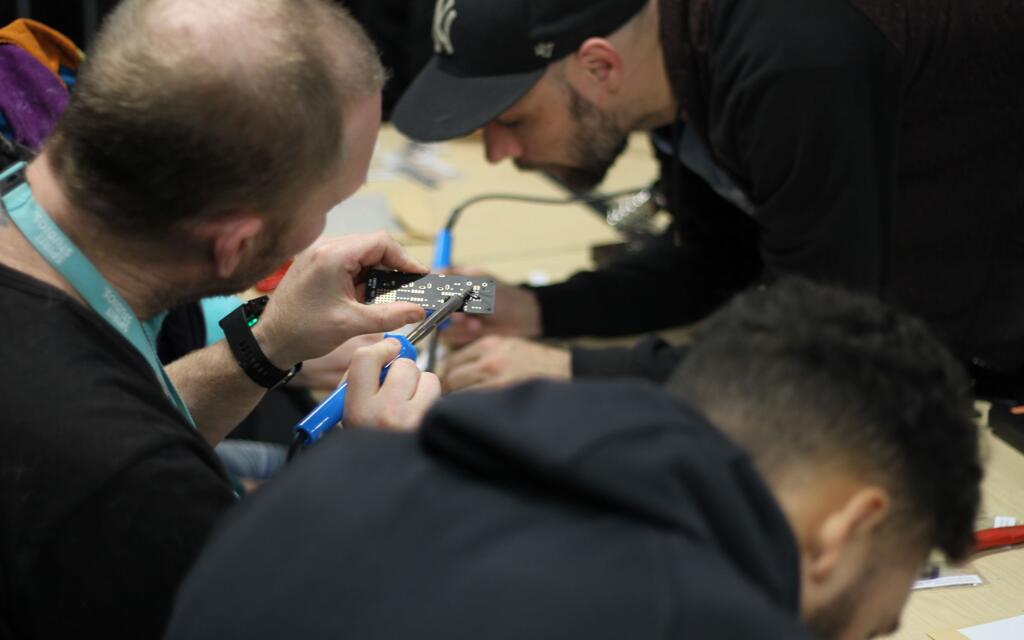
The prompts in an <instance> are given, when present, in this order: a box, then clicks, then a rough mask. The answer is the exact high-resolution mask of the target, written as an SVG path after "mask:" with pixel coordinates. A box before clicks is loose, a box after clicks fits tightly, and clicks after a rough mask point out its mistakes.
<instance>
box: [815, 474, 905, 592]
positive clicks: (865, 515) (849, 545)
mask: <svg viewBox="0 0 1024 640" xmlns="http://www.w3.org/2000/svg"><path fill="white" fill-rule="evenodd" d="M891 505H892V501H891V499H890V497H889V493H888V492H887V491H886V490H885V489H882V488H881V487H877V486H867V487H862V488H860V489H857V490H856V491H854V492H853V493H852V494H850V495H849V496H848V497H847V499H846V500H845V501H844V502H843V503H842V504H841V505H839V506H838V508H835V509H833V510H832V511H831V513H829V514H828V515H827V516H826V517H825V519H824V520H822V522H821V524H820V526H819V527H818V529H817V531H816V532H815V533H814V534H813V536H812V539H811V540H809V541H808V542H809V544H807V545H806V548H805V554H806V555H805V557H804V561H805V562H806V563H807V575H808V576H809V577H810V579H811V580H812V581H814V582H816V583H819V584H822V583H826V582H828V581H829V580H830V578H832V577H834V576H835V574H837V573H843V572H845V570H846V569H848V567H844V566H843V565H844V563H845V562H850V561H851V560H852V561H853V562H854V563H855V564H856V565H858V566H859V565H861V564H862V563H863V561H864V560H865V559H866V558H865V557H864V556H865V555H866V554H867V553H871V552H872V550H873V549H874V546H873V545H872V544H871V541H872V536H873V534H874V533H875V532H877V531H878V529H879V527H880V526H881V525H882V524H883V523H884V522H885V520H886V518H888V517H889V514H890V510H891Z"/></svg>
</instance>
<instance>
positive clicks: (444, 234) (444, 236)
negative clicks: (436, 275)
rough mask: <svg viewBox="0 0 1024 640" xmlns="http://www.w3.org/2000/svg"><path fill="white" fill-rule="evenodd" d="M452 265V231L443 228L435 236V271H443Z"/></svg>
mask: <svg viewBox="0 0 1024 640" xmlns="http://www.w3.org/2000/svg"><path fill="white" fill-rule="evenodd" d="M451 266H452V232H451V231H449V230H448V229H441V230H440V231H438V232H437V235H436V236H435V237H434V271H443V270H445V269H450V268H451Z"/></svg>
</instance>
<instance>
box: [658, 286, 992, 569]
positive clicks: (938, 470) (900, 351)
mask: <svg viewBox="0 0 1024 640" xmlns="http://www.w3.org/2000/svg"><path fill="white" fill-rule="evenodd" d="M667 386H668V389H669V390H670V392H671V393H673V394H674V395H676V396H677V397H680V398H682V399H683V400H685V401H687V402H688V403H689V404H691V405H693V406H695V407H696V408H697V409H698V410H700V411H702V412H703V413H705V415H707V416H708V418H709V419H710V420H711V421H712V422H714V423H715V424H716V425H717V426H718V427H719V428H721V429H722V430H723V431H724V432H725V433H726V434H727V435H728V436H730V437H731V438H732V439H733V440H734V441H736V442H737V444H739V445H740V446H742V447H744V448H745V449H746V450H748V451H749V452H750V454H751V456H752V457H753V459H754V462H755V464H756V465H757V466H758V468H759V469H760V470H761V472H762V473H763V474H764V476H765V477H766V478H767V479H768V481H769V483H771V482H772V479H773V478H778V477H781V476H782V474H784V473H785V472H786V470H787V468H788V467H791V466H793V465H799V464H800V462H801V461H802V460H807V461H814V462H819V463H824V464H826V465H830V466H834V467H835V468H843V469H844V470H848V471H850V472H852V473H856V474H859V475H860V476H861V477H867V478H870V479H871V481H875V482H879V483H881V485H882V486H884V487H886V489H887V490H888V491H889V492H890V495H891V496H892V506H893V513H894V519H893V523H894V526H896V527H897V530H898V531H901V532H914V533H908V535H913V536H914V538H915V540H920V541H921V542H923V543H927V544H928V545H929V548H938V549H940V550H941V551H943V552H944V553H945V554H946V555H947V556H948V557H950V558H952V559H960V558H963V557H964V556H965V555H966V554H967V553H968V552H969V551H970V548H971V546H972V545H973V541H974V522H975V518H976V515H977V511H978V503H979V499H980V489H979V484H980V481H981V477H982V466H981V462H980V456H979V442H978V439H979V429H978V427H977V425H976V423H975V421H974V417H973V408H972V398H971V395H970V389H969V384H968V381H967V379H966V376H965V375H964V372H963V370H962V368H961V367H960V365H959V364H958V363H957V362H956V361H955V360H954V359H953V357H952V356H951V355H950V353H949V351H948V350H947V349H946V348H945V347H944V346H943V345H942V344H941V343H940V342H939V340H938V339H936V338H935V336H934V335H933V334H932V333H931V331H929V330H928V328H927V327H925V325H924V324H923V323H922V322H921V321H919V320H917V319H916V318H913V317H910V316H908V315H906V314H903V313H900V312H897V311H895V310H893V309H891V308H889V307H887V306H885V305H883V304H882V303H880V302H878V301H876V300H874V299H870V298H867V297H864V296H860V295H854V294H851V293H847V292H845V291H840V290H838V289H834V288H827V287H823V286H820V285H815V284H812V283H810V282H809V281H807V280H803V279H799V278H787V279H784V280H781V281H779V282H777V283H776V284H774V285H772V286H770V287H768V288H759V289H756V290H752V291H749V292H747V293H743V294H741V295H739V296H737V297H736V298H735V299H734V300H733V301H732V302H730V303H729V304H728V305H726V307H724V308H723V309H722V310H721V311H719V312H718V313H716V314H715V315H714V316H713V317H712V318H710V319H709V320H708V321H707V322H706V324H704V325H703V326H702V327H700V328H699V330H698V331H697V337H696V341H695V343H694V346H693V348H692V351H691V352H690V353H689V355H688V356H687V357H686V359H685V360H684V362H683V363H682V364H681V365H680V367H679V369H678V370H677V371H676V372H675V373H674V374H673V376H672V378H671V379H670V380H669V382H668V383H667Z"/></svg>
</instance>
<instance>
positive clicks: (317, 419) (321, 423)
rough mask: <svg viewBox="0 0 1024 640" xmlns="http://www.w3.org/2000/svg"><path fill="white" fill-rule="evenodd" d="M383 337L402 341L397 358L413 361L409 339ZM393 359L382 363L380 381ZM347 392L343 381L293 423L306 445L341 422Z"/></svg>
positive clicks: (346, 386)
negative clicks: (296, 422) (297, 421)
mask: <svg viewBox="0 0 1024 640" xmlns="http://www.w3.org/2000/svg"><path fill="white" fill-rule="evenodd" d="M384 338H385V339H387V338H391V339H393V340H398V341H399V342H400V343H402V348H401V350H400V351H399V352H398V356H397V357H396V358H395V360H398V358H409V359H410V360H413V361H415V360H416V356H417V355H418V354H417V353H416V347H415V346H413V344H412V343H411V342H409V339H408V338H406V337H405V336H402V335H398V334H397V333H386V334H384ZM395 360H392V361H391V362H389V363H387V364H386V365H384V369H383V370H381V372H380V381H381V382H382V383H383V382H384V378H386V377H387V376H388V370H389V369H390V368H391V365H392V364H394V362H395ZM347 393H348V382H343V383H342V384H341V386H339V387H338V388H337V389H335V390H334V392H333V393H332V394H331V395H329V396H327V399H326V400H324V401H323V402H321V403H320V404H319V405H317V407H316V408H315V409H313V410H312V411H310V412H309V415H308V416H306V417H305V418H303V419H302V421H301V422H299V424H297V425H295V429H294V431H295V433H301V434H303V435H304V438H305V443H306V446H309V445H311V444H313V443H315V442H316V441H318V440H319V439H320V438H322V437H323V435H324V434H325V433H327V431H328V430H329V429H330V428H331V427H333V426H334V425H336V424H338V423H339V422H341V420H342V418H343V417H344V416H345V395H346V394H347Z"/></svg>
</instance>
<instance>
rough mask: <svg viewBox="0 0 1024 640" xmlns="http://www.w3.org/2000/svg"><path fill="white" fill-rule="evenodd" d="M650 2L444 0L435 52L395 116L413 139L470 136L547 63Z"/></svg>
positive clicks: (437, 16) (508, 103) (440, 4)
mask: <svg viewBox="0 0 1024 640" xmlns="http://www.w3.org/2000/svg"><path fill="white" fill-rule="evenodd" d="M647 2H648V0H437V5H436V6H435V7H434V20H433V27H432V28H433V36H434V57H433V58H431V60H430V62H429V63H427V66H426V67H425V68H424V69H423V71H421V72H420V74H419V75H418V76H417V77H416V79H415V80H414V81H413V83H412V84H411V85H410V86H409V88H408V89H407V90H406V92H405V93H404V94H403V95H402V97H401V99H400V100H399V101H398V104H397V105H396V106H395V110H394V111H393V112H392V114H391V121H392V122H393V123H394V124H395V126H396V127H398V130H399V131H401V132H402V133H404V134H405V135H407V136H409V137H410V138H412V139H414V140H420V141H423V142H435V141H438V140H449V139H451V138H458V137H460V136H464V135H466V134H468V133H470V132H472V131H473V130H475V129H478V128H479V127H482V126H483V125H485V124H487V123H488V122H490V121H491V120H493V119H494V118H496V117H497V116H498V115H500V114H501V113H502V112H503V111H505V110H506V109H508V108H509V107H510V106H512V105H513V104H514V103H515V102H516V101H517V100H519V98H521V97H522V96H523V95H524V94H526V92H527V91H529V90H530V87H532V86H533V85H534V83H535V82H537V80H539V79H540V77H541V76H542V75H544V71H545V69H547V67H548V65H550V64H551V63H552V62H554V61H556V60H560V59H561V58H563V57H565V56H567V55H569V54H571V53H573V52H574V51H576V49H577V48H578V47H579V46H580V45H581V44H582V43H583V42H584V41H585V40H586V39H587V38H591V37H595V36H597V37H603V36H606V35H608V34H610V33H612V32H613V31H615V30H616V29H618V28H619V27H621V26H622V25H624V24H625V23H626V22H628V21H629V19H630V18H632V17H633V16H634V15H636V14H637V13H638V12H639V11H640V9H641V8H643V6H644V5H646V4H647Z"/></svg>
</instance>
